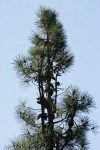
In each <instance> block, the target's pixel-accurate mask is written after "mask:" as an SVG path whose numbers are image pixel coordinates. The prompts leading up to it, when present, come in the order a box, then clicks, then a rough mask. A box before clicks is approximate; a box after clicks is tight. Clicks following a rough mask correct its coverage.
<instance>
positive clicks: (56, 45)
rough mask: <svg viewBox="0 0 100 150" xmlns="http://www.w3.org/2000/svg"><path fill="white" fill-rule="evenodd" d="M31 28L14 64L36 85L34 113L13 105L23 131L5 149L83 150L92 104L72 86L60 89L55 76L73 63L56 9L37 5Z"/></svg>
mask: <svg viewBox="0 0 100 150" xmlns="http://www.w3.org/2000/svg"><path fill="white" fill-rule="evenodd" d="M36 26H37V33H35V32H34V34H33V36H32V38H31V42H32V47H31V48H30V49H29V51H28V54H27V56H23V55H19V56H18V57H17V58H16V59H15V61H14V65H15V68H16V70H17V73H18V75H19V76H20V77H21V79H22V81H23V82H24V83H25V84H35V85H36V86H37V91H38V97H37V98H36V101H37V104H38V105H39V109H37V111H35V108H31V107H28V106H26V104H25V103H24V102H23V103H21V104H20V105H19V106H18V107H17V110H16V112H17V116H18V117H19V119H20V120H21V121H22V122H23V123H24V125H25V130H24V133H23V134H22V135H21V136H20V137H18V139H15V140H13V141H12V142H11V144H10V145H9V146H8V147H7V149H10V150H28V149H30V150H63V149H66V150H87V149H88V148H89V142H88V139H87V133H88V131H92V130H95V125H94V123H92V122H91V121H90V119H89V117H88V114H89V112H90V109H91V108H92V107H95V105H94V102H93V99H92V97H91V96H90V95H89V94H88V93H87V92H86V93H83V92H81V91H80V90H79V89H78V88H77V87H74V86H70V87H68V88H67V89H66V90H65V91H62V86H61V83H60V79H59V78H60V77H61V76H62V75H63V74H64V73H66V72H67V71H68V70H69V69H70V67H71V66H72V65H73V62H74V56H73V54H72V53H71V52H70V49H69V46H68V43H67V37H66V34H65V31H64V28H63V25H62V23H61V22H60V21H59V19H58V13H57V12H56V11H54V10H52V9H49V8H46V7H40V9H39V11H38V13H37V21H36ZM61 93H64V94H63V96H62V97H61ZM59 96H60V101H59Z"/></svg>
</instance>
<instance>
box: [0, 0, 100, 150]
mask: <svg viewBox="0 0 100 150" xmlns="http://www.w3.org/2000/svg"><path fill="white" fill-rule="evenodd" d="M40 5H42V6H47V7H50V8H53V9H55V10H56V11H58V12H59V19H60V20H61V22H62V23H63V25H64V28H65V30H66V33H67V36H68V43H69V46H70V48H71V50H72V52H73V53H74V55H75V64H74V66H73V67H72V69H71V70H70V72H68V73H67V74H66V75H64V76H63V78H62V79H61V81H62V83H63V86H64V87H67V86H69V85H70V84H72V85H77V86H78V87H79V88H80V89H81V90H82V91H88V92H89V94H91V95H92V96H93V98H94V101H95V103H96V106H97V108H96V109H94V110H93V111H92V112H91V115H90V116H91V118H92V119H94V120H95V121H96V122H97V123H98V124H100V119H99V115H100V29H99V28H100V1H99V0H88V1H87V0H37V1H35V0H17V1H16V0H9V1H8V0H0V118H1V121H0V130H1V132H0V150H2V149H3V147H4V145H5V144H7V143H8V142H9V140H10V139H12V138H14V137H16V136H18V135H19V134H20V130H21V126H20V125H19V122H18V121H17V120H16V116H15V107H16V106H17V105H18V101H20V100H23V99H27V101H28V103H29V104H30V105H34V106H35V107H36V102H35V99H34V96H36V89H35V88H34V87H28V88H27V87H25V86H22V85H21V83H20V79H19V78H18V76H17V75H16V71H15V70H14V66H13V64H12V63H13V60H14V58H15V57H16V56H18V54H21V53H23V54H26V52H27V50H28V49H29V47H30V46H31V43H30V41H29V38H30V36H31V35H32V30H35V25H34V23H35V19H36V15H35V14H36V11H37V9H38V8H39V6H40ZM65 81H66V82H65ZM89 140H90V142H91V147H90V149H91V150H99V147H100V142H99V141H100V133H99V131H98V134H97V135H93V134H90V135H89Z"/></svg>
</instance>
